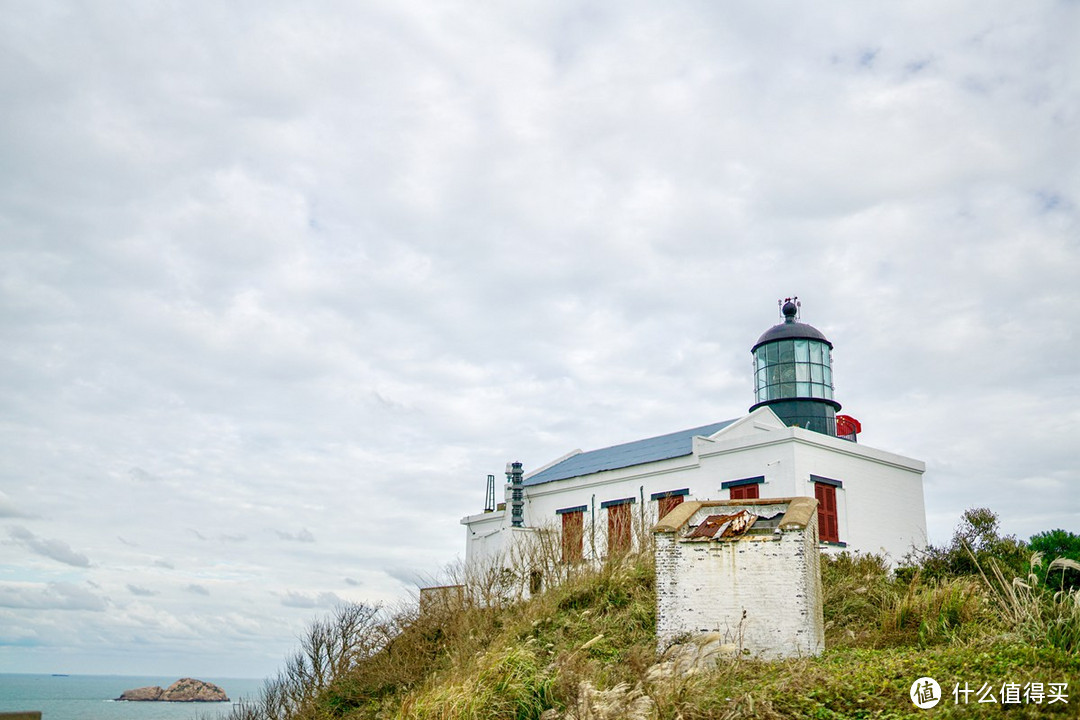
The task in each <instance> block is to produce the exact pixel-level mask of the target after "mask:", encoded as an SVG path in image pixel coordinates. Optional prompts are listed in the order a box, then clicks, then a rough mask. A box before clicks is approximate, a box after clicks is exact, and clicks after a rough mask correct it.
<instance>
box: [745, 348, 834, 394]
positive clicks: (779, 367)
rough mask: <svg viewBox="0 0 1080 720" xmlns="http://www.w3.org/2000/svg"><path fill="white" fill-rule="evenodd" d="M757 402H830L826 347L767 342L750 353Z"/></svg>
mask: <svg viewBox="0 0 1080 720" xmlns="http://www.w3.org/2000/svg"><path fill="white" fill-rule="evenodd" d="M754 377H755V379H756V383H755V393H756V395H755V398H756V400H757V402H759V403H760V402H765V401H768V400H778V399H781V398H795V397H801V398H824V399H826V400H831V399H832V396H833V388H832V355H831V354H830V351H829V346H828V344H827V343H824V342H821V341H819V340H809V339H802V338H796V339H793V340H777V341H775V342H768V343H766V344H765V345H762V346H761V347H759V348H758V349H757V350H755V351H754Z"/></svg>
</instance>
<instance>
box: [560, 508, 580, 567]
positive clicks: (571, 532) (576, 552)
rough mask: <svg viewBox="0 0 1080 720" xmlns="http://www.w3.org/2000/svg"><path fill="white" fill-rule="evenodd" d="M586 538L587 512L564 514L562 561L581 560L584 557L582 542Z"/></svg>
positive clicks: (572, 561)
mask: <svg viewBox="0 0 1080 720" xmlns="http://www.w3.org/2000/svg"><path fill="white" fill-rule="evenodd" d="M584 538H585V513H584V512H580V511H579V512H568V513H563V516H562V561H563V562H564V563H576V562H581V560H582V558H583V557H584V553H583V552H582V543H583V542H584Z"/></svg>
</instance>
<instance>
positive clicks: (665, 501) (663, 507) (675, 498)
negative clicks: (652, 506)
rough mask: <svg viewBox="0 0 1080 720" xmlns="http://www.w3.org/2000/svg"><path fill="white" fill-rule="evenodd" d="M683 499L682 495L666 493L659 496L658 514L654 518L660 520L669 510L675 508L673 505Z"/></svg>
mask: <svg viewBox="0 0 1080 720" xmlns="http://www.w3.org/2000/svg"><path fill="white" fill-rule="evenodd" d="M682 501H683V496H682V495H668V496H667V497H663V498H660V500H659V507H658V510H657V512H658V514H657V517H656V519H657V520H660V519H662V518H663V517H664V516H665V515H667V514H668V513H669V512H671V511H672V510H674V509H675V506H676V505H678V504H679V503H681V502H682Z"/></svg>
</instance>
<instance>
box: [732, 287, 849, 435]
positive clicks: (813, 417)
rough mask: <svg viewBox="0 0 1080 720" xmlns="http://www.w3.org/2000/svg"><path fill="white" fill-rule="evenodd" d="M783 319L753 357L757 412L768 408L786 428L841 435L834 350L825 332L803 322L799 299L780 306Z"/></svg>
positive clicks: (767, 333) (760, 341)
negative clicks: (835, 389)
mask: <svg viewBox="0 0 1080 720" xmlns="http://www.w3.org/2000/svg"><path fill="white" fill-rule="evenodd" d="M780 312H781V314H782V315H783V317H784V321H783V322H782V323H780V324H779V325H774V326H772V327H771V328H769V329H768V330H766V331H765V333H764V334H762V336H761V337H760V338H758V341H757V343H756V344H755V345H754V347H753V348H751V349H750V352H751V354H752V355H753V356H754V399H755V403H754V405H753V406H751V407H750V411H751V412H753V411H754V410H757V409H758V408H759V407H764V406H766V405H767V406H768V407H769V409H770V410H772V411H773V412H774V413H776V415H777V417H779V418H780V419H781V420H782V421H783V422H784V424H785V425H787V426H789V427H801V428H805V429H807V430H813V431H814V432H819V433H822V434H823V435H830V436H832V437H836V412H837V411H838V410H839V409H840V403H838V402H836V400H834V399H833V377H832V349H833V345H832V343H831V342H829V339H828V338H826V337H825V335H824V334H822V332H821V331H820V330H818V329H817V328H815V327H813V326H812V325H807V324H806V323H804V322H799V320H798V316H799V304H798V298H787V299H785V300H784V302H783V305H782V306H781V308H780Z"/></svg>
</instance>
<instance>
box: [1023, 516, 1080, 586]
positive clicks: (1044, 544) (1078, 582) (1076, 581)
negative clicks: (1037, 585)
mask: <svg viewBox="0 0 1080 720" xmlns="http://www.w3.org/2000/svg"><path fill="white" fill-rule="evenodd" d="M1029 547H1030V548H1031V549H1032V550H1033V551H1034V552H1038V553H1042V556H1043V557H1048V558H1057V559H1066V560H1073V561H1075V562H1080V535H1077V534H1076V533H1071V532H1066V531H1065V530H1061V529H1060V528H1059V529H1057V530H1047V531H1045V532H1041V533H1036V534H1035V535H1032V536H1031V542H1030V543H1029ZM1052 565H1053V563H1050V564H1048V565H1047V567H1046V571H1045V573H1044V574H1043V576H1042V578H1041V579H1042V581H1043V582H1044V583H1045V584H1047V585H1050V586H1052V587H1056V588H1058V589H1059V590H1077V589H1080V571H1077V570H1075V569H1073V568H1071V567H1069V566H1068V565H1067V564H1060V565H1058V566H1057V567H1055V568H1053V569H1051V566H1052Z"/></svg>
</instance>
